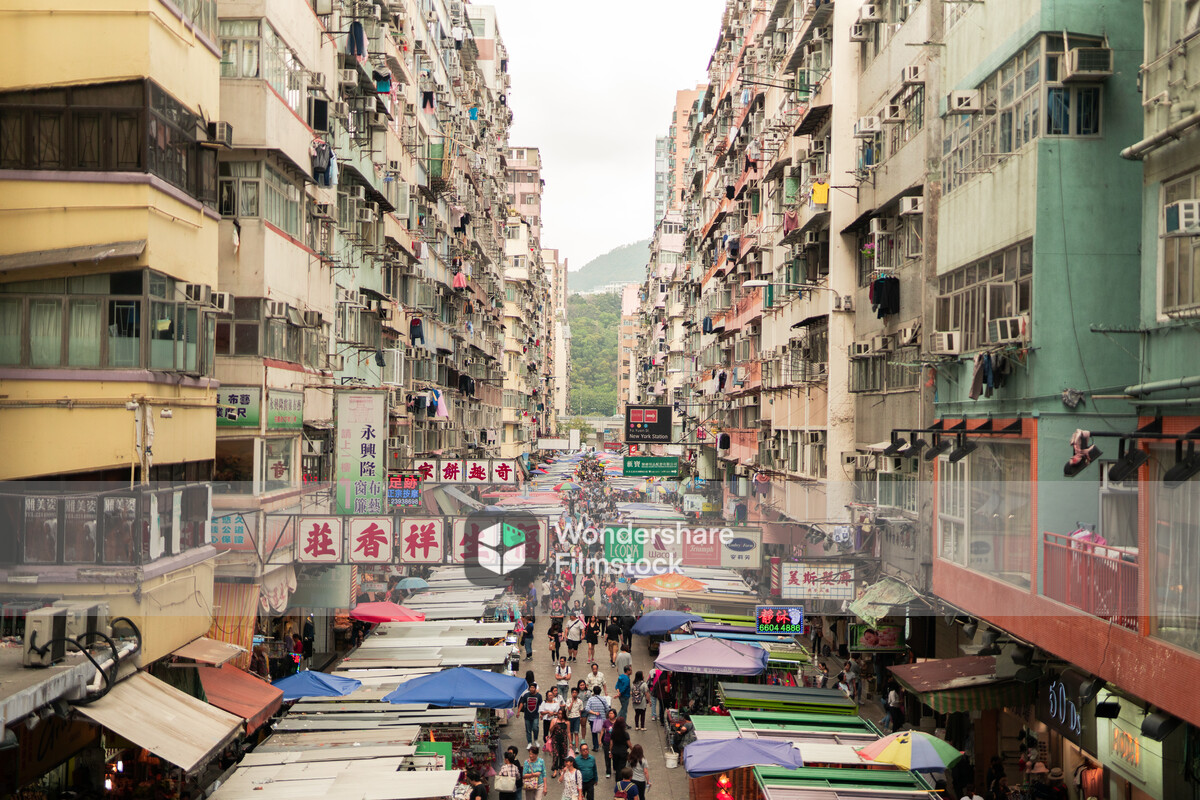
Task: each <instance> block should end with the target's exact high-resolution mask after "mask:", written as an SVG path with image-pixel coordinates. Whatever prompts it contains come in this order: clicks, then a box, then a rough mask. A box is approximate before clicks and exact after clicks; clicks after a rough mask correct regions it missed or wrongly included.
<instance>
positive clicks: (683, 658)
mask: <svg viewBox="0 0 1200 800" xmlns="http://www.w3.org/2000/svg"><path fill="white" fill-rule="evenodd" d="M654 666H656V667H658V668H659V669H665V670H668V671H670V672H691V673H698V674H701V675H761V674H762V673H763V671H764V670H766V668H767V651H766V650H763V649H762V648H760V647H754V646H753V645H749V644H742V643H740V642H728V641H725V640H724V639H712V638H705V639H687V640H685V641H682V642H664V643H663V644H662V645H660V646H659V648H658V658H656V659H655V660H654Z"/></svg>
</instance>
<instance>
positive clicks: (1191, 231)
mask: <svg viewBox="0 0 1200 800" xmlns="http://www.w3.org/2000/svg"><path fill="white" fill-rule="evenodd" d="M1163 216H1164V218H1165V221H1166V229H1165V230H1166V233H1167V236H1200V200H1177V201H1176V202H1174V203H1168V204H1167V205H1166V206H1165V207H1164V208H1163Z"/></svg>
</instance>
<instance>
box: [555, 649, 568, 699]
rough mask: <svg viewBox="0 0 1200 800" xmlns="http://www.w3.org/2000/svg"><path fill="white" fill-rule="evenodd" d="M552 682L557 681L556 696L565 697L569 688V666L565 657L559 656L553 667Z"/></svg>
mask: <svg viewBox="0 0 1200 800" xmlns="http://www.w3.org/2000/svg"><path fill="white" fill-rule="evenodd" d="M554 680H556V681H558V696H559V697H567V696H568V694H569V691H568V690H569V689H570V688H571V665H570V664H568V663H567V657H566V656H560V657H559V659H558V664H557V665H556V666H555V667H554Z"/></svg>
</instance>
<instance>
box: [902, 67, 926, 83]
mask: <svg viewBox="0 0 1200 800" xmlns="http://www.w3.org/2000/svg"><path fill="white" fill-rule="evenodd" d="M900 82H901V83H903V84H904V85H905V86H920V85H921V84H923V83H925V68H924V67H922V66H921V65H920V64H909V65H908V66H907V67H904V68H903V69H901V70H900Z"/></svg>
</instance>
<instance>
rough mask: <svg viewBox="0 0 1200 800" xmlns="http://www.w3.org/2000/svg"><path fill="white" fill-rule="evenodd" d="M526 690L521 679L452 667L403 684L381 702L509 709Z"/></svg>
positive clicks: (479, 670)
mask: <svg viewBox="0 0 1200 800" xmlns="http://www.w3.org/2000/svg"><path fill="white" fill-rule="evenodd" d="M525 689H526V685H525V679H524V678H516V677H513V676H512V675H500V674H499V673H496V672H485V671H484V670H481V669H470V668H469V667H454V668H453V669H447V670H442V671H441V672H435V673H433V674H432V675H422V676H421V677H419V678H413V679H412V680H408V681H405V682H404V683H402V684H400V685H399V686H397V687H396V690H395V691H393V692H391V693H390V694H388V695H386V696H385V697H384V698H383V699H384V700H386V701H388V702H389V703H425V704H426V705H431V706H438V707H440V708H512V707H513V705H515V704H516V702H517V698H518V697H520V696H521V695H522V694H524V693H525Z"/></svg>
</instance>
